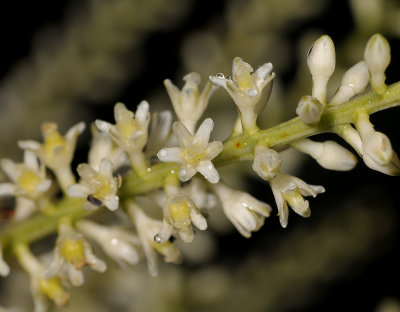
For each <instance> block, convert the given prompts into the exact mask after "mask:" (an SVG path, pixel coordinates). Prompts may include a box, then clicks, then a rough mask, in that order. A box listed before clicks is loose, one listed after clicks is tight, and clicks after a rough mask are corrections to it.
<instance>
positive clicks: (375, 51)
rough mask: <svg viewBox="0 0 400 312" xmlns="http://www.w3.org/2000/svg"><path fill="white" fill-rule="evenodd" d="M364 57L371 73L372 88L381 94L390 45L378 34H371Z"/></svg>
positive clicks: (383, 87)
mask: <svg viewBox="0 0 400 312" xmlns="http://www.w3.org/2000/svg"><path fill="white" fill-rule="evenodd" d="M364 59H365V62H366V63H367V66H368V70H369V72H370V74H371V86H372V89H373V90H374V91H375V92H377V93H378V94H382V93H383V92H384V91H385V89H386V85H385V79H386V76H385V70H386V68H387V67H388V66H389V63H390V46H389V43H388V42H387V40H386V39H385V38H384V37H383V36H382V35H380V34H375V35H373V36H372V37H371V38H370V39H369V41H368V43H367V46H366V47H365V51H364Z"/></svg>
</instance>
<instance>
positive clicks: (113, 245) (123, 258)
mask: <svg viewBox="0 0 400 312" xmlns="http://www.w3.org/2000/svg"><path fill="white" fill-rule="evenodd" d="M76 226H77V228H78V230H79V231H80V232H82V233H83V234H85V235H86V236H89V237H90V238H91V239H93V240H94V241H95V242H96V243H98V244H99V245H100V246H101V248H102V249H103V251H104V252H105V253H106V254H107V255H109V256H110V257H111V258H113V259H114V260H115V261H117V262H118V263H119V264H120V265H122V264H123V263H125V262H126V263H128V264H130V265H134V264H136V263H138V262H139V254H138V252H137V250H136V248H135V246H138V245H139V244H140V242H139V238H138V237H137V236H136V235H134V234H132V233H130V232H129V231H127V230H125V229H123V228H122V227H117V226H103V225H99V224H96V223H94V222H91V221H87V220H81V221H78V222H77V224H76Z"/></svg>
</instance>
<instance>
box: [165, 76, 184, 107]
mask: <svg viewBox="0 0 400 312" xmlns="http://www.w3.org/2000/svg"><path fill="white" fill-rule="evenodd" d="M164 86H165V88H166V89H167V93H168V95H169V98H170V99H171V103H172V105H173V106H174V110H175V111H177V110H179V107H178V104H179V98H180V96H181V92H180V91H179V89H178V88H177V87H176V86H175V85H174V84H173V83H172V81H171V80H169V79H165V80H164Z"/></svg>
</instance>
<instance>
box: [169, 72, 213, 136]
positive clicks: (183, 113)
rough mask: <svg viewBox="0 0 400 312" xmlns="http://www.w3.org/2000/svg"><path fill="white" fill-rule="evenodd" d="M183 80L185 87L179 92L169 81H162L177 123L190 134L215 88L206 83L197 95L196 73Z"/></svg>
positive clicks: (197, 82) (198, 81)
mask: <svg viewBox="0 0 400 312" xmlns="http://www.w3.org/2000/svg"><path fill="white" fill-rule="evenodd" d="M183 80H184V81H185V85H184V86H183V88H182V90H181V91H179V89H178V88H177V87H176V86H175V85H174V84H173V83H172V82H171V80H169V79H166V80H164V85H165V87H166V89H167V92H168V95H169V97H170V99H171V102H172V105H173V106H174V110H175V113H176V115H177V116H178V119H179V121H181V122H182V123H183V124H184V125H185V127H186V128H187V129H188V130H189V131H190V132H191V133H194V129H195V127H196V123H197V121H198V120H199V119H200V118H201V116H202V115H203V113H204V111H205V109H206V108H207V105H208V100H209V99H210V96H211V95H212V94H213V92H214V91H215V90H216V87H215V86H213V85H212V84H211V83H210V82H207V83H206V85H205V86H204V89H203V91H202V92H201V94H199V89H198V87H199V85H200V82H201V78H200V75H199V74H198V73H193V72H192V73H189V74H187V75H186V76H184V77H183Z"/></svg>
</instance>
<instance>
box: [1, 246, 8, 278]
mask: <svg viewBox="0 0 400 312" xmlns="http://www.w3.org/2000/svg"><path fill="white" fill-rule="evenodd" d="M9 273H10V267H9V266H8V264H7V262H5V261H4V259H3V247H2V245H1V244H0V275H1V276H7V275H8V274H9Z"/></svg>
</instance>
